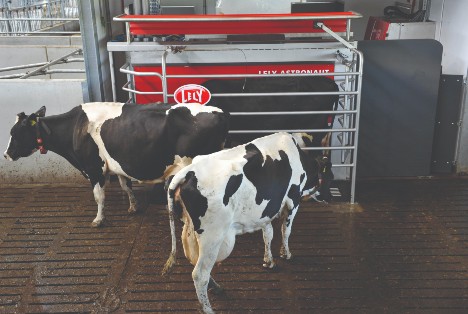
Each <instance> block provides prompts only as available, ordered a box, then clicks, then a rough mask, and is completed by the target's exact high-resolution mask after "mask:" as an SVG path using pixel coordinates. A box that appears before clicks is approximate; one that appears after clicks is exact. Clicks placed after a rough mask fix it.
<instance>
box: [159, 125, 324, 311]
mask: <svg viewBox="0 0 468 314" xmlns="http://www.w3.org/2000/svg"><path fill="white" fill-rule="evenodd" d="M303 145H304V143H303V142H302V138H301V137H300V136H298V135H296V134H295V135H291V134H288V133H284V132H281V133H275V134H272V135H269V136H265V137H262V138H258V139H256V140H254V141H252V142H250V143H248V144H244V145H240V146H237V147H234V148H231V149H227V150H224V151H220V152H217V153H213V154H210V155H205V156H198V157H195V158H194V159H193V163H192V164H191V165H189V166H187V167H185V168H183V169H182V170H181V171H180V172H178V173H177V174H176V175H175V176H174V177H173V179H172V181H171V182H170V184H169V187H168V210H169V217H170V226H171V234H172V251H171V255H170V257H169V259H168V261H167V262H166V265H165V267H164V270H163V274H167V273H168V272H169V271H170V269H171V268H172V266H173V265H174V264H175V261H176V236H175V229H174V217H181V218H182V220H183V222H184V227H183V232H182V243H183V247H184V253H185V256H186V257H187V258H188V260H189V261H190V262H191V263H192V264H193V265H195V268H194V270H193V272H192V277H193V281H194V284H195V288H196V291H197V296H198V300H199V301H200V303H201V305H202V307H203V311H204V312H205V313H213V310H212V309H211V305H210V302H209V300H208V295H207V287H208V283H210V285H214V286H215V287H217V288H219V286H218V285H217V284H216V283H215V281H214V280H213V279H212V278H211V276H210V273H211V270H212V268H213V265H214V264H215V263H216V262H220V261H222V260H224V259H225V258H227V257H228V256H229V255H230V254H231V252H232V249H233V247H234V243H235V239H236V235H239V234H243V233H247V232H254V231H256V230H259V229H262V231H263V239H264V242H265V255H264V264H263V266H264V267H267V268H272V267H273V266H274V265H275V264H274V261H273V256H272V254H271V248H270V245H271V240H272V238H273V227H272V225H271V222H272V220H273V219H275V218H276V217H282V219H283V224H282V235H283V237H282V247H281V252H280V253H281V256H282V257H284V258H286V259H290V258H291V252H290V251H289V246H288V239H289V235H290V233H291V228H292V223H293V219H294V216H295V215H296V213H297V210H298V207H299V202H300V200H301V196H302V195H303V193H304V192H305V191H308V190H309V189H312V188H313V187H315V186H316V185H317V183H318V164H317V162H316V161H315V159H311V158H310V156H309V155H308V154H307V153H306V152H304V151H302V150H301V148H300V146H303ZM207 165H208V166H207ZM178 205H181V206H178Z"/></svg>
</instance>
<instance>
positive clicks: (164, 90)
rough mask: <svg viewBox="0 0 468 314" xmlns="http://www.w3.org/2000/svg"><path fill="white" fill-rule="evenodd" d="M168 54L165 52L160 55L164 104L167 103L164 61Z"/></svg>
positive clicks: (167, 51)
mask: <svg viewBox="0 0 468 314" xmlns="http://www.w3.org/2000/svg"><path fill="white" fill-rule="evenodd" d="M168 53H169V50H165V51H164V53H163V55H162V60H161V72H162V73H161V74H162V90H163V101H164V103H167V77H166V75H167V73H166V60H167V55H168Z"/></svg>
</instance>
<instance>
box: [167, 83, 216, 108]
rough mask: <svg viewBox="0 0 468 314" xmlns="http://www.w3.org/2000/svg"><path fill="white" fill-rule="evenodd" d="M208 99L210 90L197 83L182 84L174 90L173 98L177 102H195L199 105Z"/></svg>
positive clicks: (204, 103)
mask: <svg viewBox="0 0 468 314" xmlns="http://www.w3.org/2000/svg"><path fill="white" fill-rule="evenodd" d="M210 99H211V93H210V91H209V90H208V89H207V88H206V87H204V86H201V85H197V84H187V85H183V86H181V87H179V88H178V89H176V91H175V92H174V100H175V101H176V102H177V103H178V104H186V103H194V102H195V103H199V104H200V105H206V104H207V103H208V102H209V101H210Z"/></svg>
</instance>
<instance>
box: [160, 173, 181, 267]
mask: <svg viewBox="0 0 468 314" xmlns="http://www.w3.org/2000/svg"><path fill="white" fill-rule="evenodd" d="M185 172H186V171H184V170H182V171H180V172H178V173H177V174H176V175H175V176H174V177H173V178H172V181H171V182H170V183H169V185H168V189H167V210H168V213H169V225H170V227H171V240H172V249H171V254H170V255H169V258H168V259H167V261H166V264H165V265H164V268H163V270H162V275H163V276H165V275H167V274H169V273H170V272H171V270H172V267H173V266H174V265H175V264H176V261H177V255H176V253H177V247H176V243H177V242H176V233H175V224H174V219H175V214H174V209H175V195H176V190H177V188H178V186H179V184H180V183H182V181H183V180H184V179H185ZM182 173H183V174H182Z"/></svg>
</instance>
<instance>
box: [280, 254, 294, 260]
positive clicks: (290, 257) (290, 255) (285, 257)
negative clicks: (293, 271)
mask: <svg viewBox="0 0 468 314" xmlns="http://www.w3.org/2000/svg"><path fill="white" fill-rule="evenodd" d="M280 257H281V258H284V259H286V260H290V259H292V254H289V255H288V254H281V255H280Z"/></svg>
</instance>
